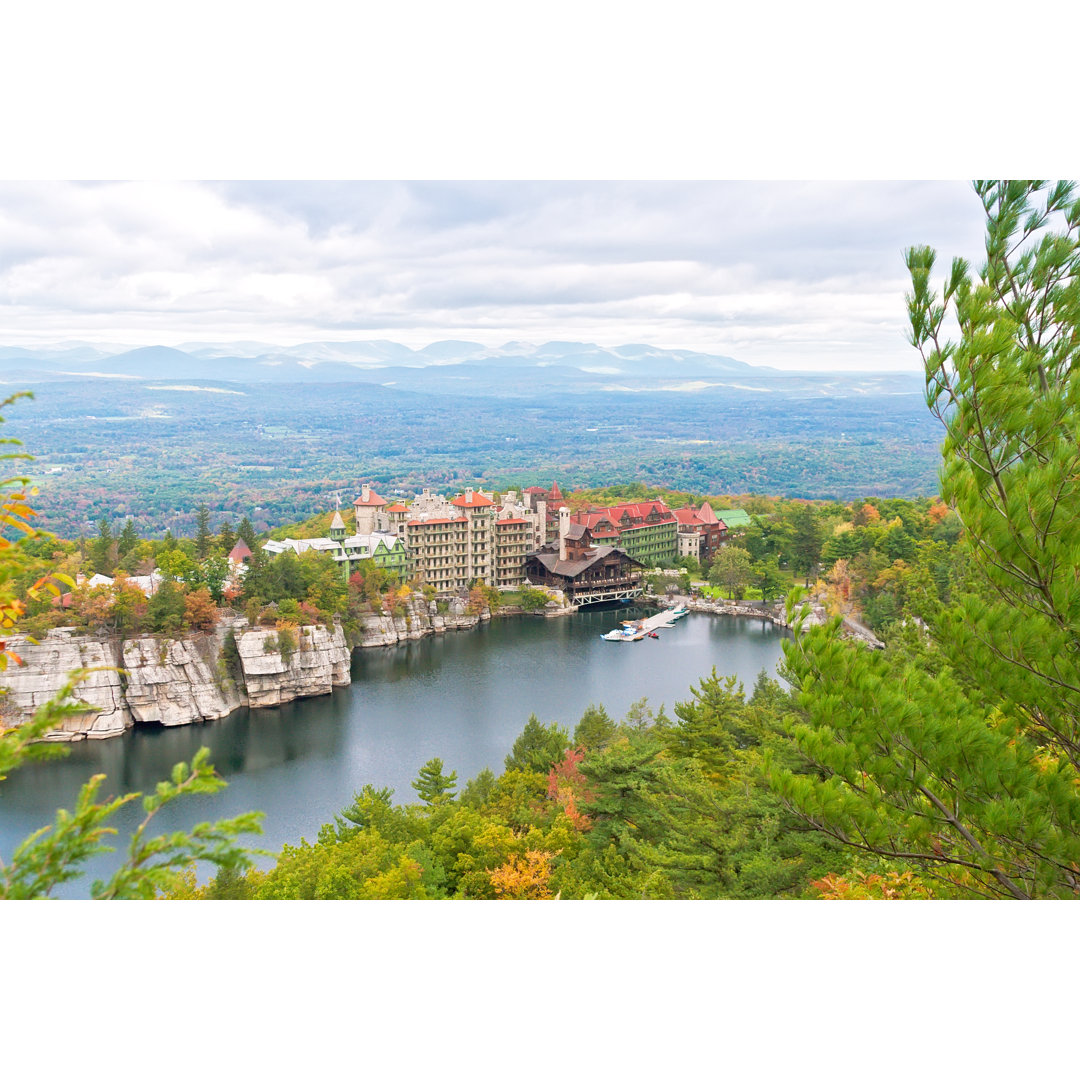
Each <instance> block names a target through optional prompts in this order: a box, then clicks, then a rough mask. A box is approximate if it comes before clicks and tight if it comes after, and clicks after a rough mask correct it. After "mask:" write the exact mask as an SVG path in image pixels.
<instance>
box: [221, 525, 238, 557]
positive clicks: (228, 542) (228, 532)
mask: <svg viewBox="0 0 1080 1080" xmlns="http://www.w3.org/2000/svg"><path fill="white" fill-rule="evenodd" d="M218 547H219V548H220V549H221V554H222V555H224V556H226V557H228V554H229V552H230V551H232V549H233V548H234V547H236V533H235V532H234V531H233V527H232V525H230V524H229V522H227V521H226V522H223V523H222V526H221V532H220V534H219V535H218Z"/></svg>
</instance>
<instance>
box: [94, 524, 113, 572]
mask: <svg viewBox="0 0 1080 1080" xmlns="http://www.w3.org/2000/svg"><path fill="white" fill-rule="evenodd" d="M115 543H116V541H115V540H114V539H113V534H112V529H111V528H109V523H108V521H106V520H105V518H102V519H101V520H100V521H99V522H98V534H97V539H96V540H94V541H93V543H92V545H91V548H90V562H91V565H92V566H93V568H94V573H95V574H106V575H108V574H111V573H112V572H113V570H114V569H115V568H116V547H115Z"/></svg>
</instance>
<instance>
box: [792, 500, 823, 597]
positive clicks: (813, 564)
mask: <svg viewBox="0 0 1080 1080" xmlns="http://www.w3.org/2000/svg"><path fill="white" fill-rule="evenodd" d="M790 520H791V526H792V534H791V569H792V570H793V571H794V572H795V573H796V574H803V575H804V579H805V581H806V584H808V585H809V584H810V575H811V574H812V573H814V571H815V570H816V569H817V563H818V559H819V558H820V557H821V539H822V538H821V526H820V524H819V523H818V519H817V515H816V514H815V513H814V508H813V507H812V506H811V505H810V504H809V503H801V504H799V505H798V506H796V507H795V508H794V510H793V511H792V512H791V517H790Z"/></svg>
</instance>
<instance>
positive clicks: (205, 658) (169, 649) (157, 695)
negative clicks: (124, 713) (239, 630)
mask: <svg viewBox="0 0 1080 1080" xmlns="http://www.w3.org/2000/svg"><path fill="white" fill-rule="evenodd" d="M228 629H231V627H224V626H223V627H219V628H218V631H217V633H214V634H190V635H187V636H185V637H183V638H181V639H179V640H177V641H169V640H167V639H164V638H162V639H158V638H153V637H137V638H129V639H128V640H127V641H125V642H124V647H123V667H124V670H125V671H126V672H127V690H126V693H125V697H126V699H127V705H128V708H129V709H130V710H131V715H132V719H133V720H134V721H135V722H136V723H157V724H164V725H165V726H166V727H172V726H174V725H176V724H193V723H197V722H199V721H202V720H217V719H218V718H220V717H222V716H228V715H229V713H231V712H233V711H234V710H235V709H238V708H240V706H241V705H244V704H246V697H245V695H244V688H243V685H240V686H237V684H236V683H235V682H234V681H233V679H232V677H231V676H230V674H229V672H228V670H227V669H226V665H225V662H224V658H223V655H222V646H223V643H224V639H225V634H226V633H227V631H228Z"/></svg>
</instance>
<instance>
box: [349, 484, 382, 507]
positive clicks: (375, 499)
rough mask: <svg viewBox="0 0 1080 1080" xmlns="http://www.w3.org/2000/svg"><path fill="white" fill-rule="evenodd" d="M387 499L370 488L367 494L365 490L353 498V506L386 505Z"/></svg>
mask: <svg viewBox="0 0 1080 1080" xmlns="http://www.w3.org/2000/svg"><path fill="white" fill-rule="evenodd" d="M385 505H386V500H385V499H384V498H383V497H382V496H381V495H380V494H379V493H378V492H377V491H372V490H371V489H370V488H368V491H367V494H366V496H365V494H364V492H361V493H360V495H359V496H358V497H357V498H355V499H353V506H385Z"/></svg>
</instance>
